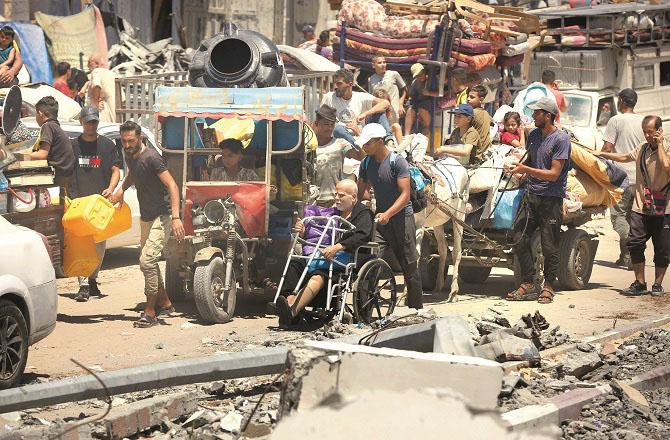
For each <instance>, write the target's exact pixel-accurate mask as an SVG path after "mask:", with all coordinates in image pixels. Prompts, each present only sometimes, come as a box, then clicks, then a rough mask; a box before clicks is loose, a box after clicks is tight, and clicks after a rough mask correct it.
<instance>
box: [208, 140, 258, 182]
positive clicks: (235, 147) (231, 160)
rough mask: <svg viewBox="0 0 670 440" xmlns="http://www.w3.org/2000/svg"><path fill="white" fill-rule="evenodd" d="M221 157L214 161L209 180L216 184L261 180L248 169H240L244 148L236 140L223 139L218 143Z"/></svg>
mask: <svg viewBox="0 0 670 440" xmlns="http://www.w3.org/2000/svg"><path fill="white" fill-rule="evenodd" d="M219 148H221V153H222V154H221V156H220V157H217V158H216V159H215V164H216V165H219V164H221V165H223V166H216V167H214V168H212V172H211V174H210V178H209V180H211V181H216V182H249V181H257V180H261V179H260V178H259V177H258V174H256V172H255V171H254V170H252V169H250V168H242V164H241V162H242V150H243V149H244V146H243V145H242V142H241V141H239V140H237V139H233V138H230V139H224V140H222V141H221V142H220V143H219Z"/></svg>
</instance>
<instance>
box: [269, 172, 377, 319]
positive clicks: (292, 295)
mask: <svg viewBox="0 0 670 440" xmlns="http://www.w3.org/2000/svg"><path fill="white" fill-rule="evenodd" d="M335 191H336V192H335V206H336V208H337V211H335V212H334V214H332V215H339V216H341V217H342V218H344V219H346V220H348V221H349V222H351V223H352V224H353V225H354V226H355V228H354V229H353V230H351V231H348V232H345V233H343V234H342V236H341V237H340V238H339V240H337V241H336V243H335V244H334V245H331V246H327V247H326V248H324V249H322V250H321V251H320V252H321V256H322V257H323V258H325V259H326V260H333V259H334V258H335V259H336V260H338V261H341V257H342V255H341V254H342V252H346V254H349V255H347V256H346V257H345V259H347V258H348V260H351V258H352V255H353V253H354V251H355V250H356V249H357V248H358V247H359V246H361V245H363V244H365V243H368V242H369V241H370V238H371V235H372V227H373V216H372V211H370V209H368V208H367V207H366V206H365V205H363V204H362V203H360V202H359V201H358V200H357V198H358V196H357V193H358V186H357V185H356V182H354V181H353V180H348V179H345V180H341V181H340V182H338V183H337V185H336V187H335ZM322 209H323V208H322ZM294 230H295V232H296V233H298V234H299V235H300V236H304V235H305V225H304V223H303V222H302V221H301V220H299V221H298V222H296V224H295V226H294ZM323 241H326V240H323ZM306 264H307V260H305V259H295V260H291V262H290V263H289V266H288V269H287V271H286V275H285V278H284V282H283V284H282V287H281V292H280V296H279V297H278V298H277V302H276V307H277V314H278V315H279V326H280V327H282V328H287V327H290V326H291V325H295V324H296V321H297V318H298V314H299V313H300V311H302V310H303V309H304V308H305V307H307V306H308V305H309V304H310V303H311V302H312V301H313V300H314V299H315V298H316V297H317V295H318V294H319V293H320V292H324V290H327V289H323V287H324V286H325V285H326V282H327V281H328V276H329V275H328V273H329V270H328V268H325V269H324V268H323V265H320V264H317V265H315V267H314V268H310V269H309V270H308V273H307V276H306V278H305V281H304V282H303V286H304V288H303V286H298V282H299V280H300V277H301V275H302V273H303V271H304V270H305V267H306ZM336 270H337V271H342V270H344V266H342V265H339V264H333V271H336Z"/></svg>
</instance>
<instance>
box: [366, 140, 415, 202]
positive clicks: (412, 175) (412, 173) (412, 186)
mask: <svg viewBox="0 0 670 440" xmlns="http://www.w3.org/2000/svg"><path fill="white" fill-rule="evenodd" d="M390 154H391V175H392V176H393V177H394V178H397V177H398V171H397V168H396V165H395V163H396V160H397V158H398V157H399V156H400V155H399V154H398V153H396V152H395V151H391V153H390ZM370 160H371V159H370V156H366V157H365V159H363V162H361V170H363V171H365V172H366V173H367V169H368V165H369V164H370ZM409 177H410V179H409V201H410V202H411V203H412V211H414V213H415V214H417V213H419V212H421V211H423V210H424V209H425V208H426V206H428V198H427V197H426V192H425V189H426V181H425V180H424V178H423V175H422V174H421V170H419V169H418V168H417V167H415V166H412V165H409Z"/></svg>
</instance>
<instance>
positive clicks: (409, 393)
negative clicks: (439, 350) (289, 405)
mask: <svg viewBox="0 0 670 440" xmlns="http://www.w3.org/2000/svg"><path fill="white" fill-rule="evenodd" d="M445 437H447V438H458V439H466V438H467V439H471V440H485V439H496V440H517V439H518V440H522V439H523V440H550V439H557V438H559V436H558V433H557V432H556V430H555V429H554V430H551V429H547V430H545V432H544V433H543V432H533V433H529V432H518V433H516V432H515V433H512V432H507V430H506V429H505V428H504V426H503V425H502V424H501V422H500V418H499V416H498V415H497V414H495V413H479V414H477V413H473V411H471V410H470V409H469V408H468V405H467V404H466V403H464V402H463V401H462V400H461V398H460V397H459V396H457V395H454V394H452V393H449V392H446V391H444V390H441V391H437V390H430V389H428V390H426V389H424V390H415V389H409V388H408V389H406V390H404V391H391V390H388V389H376V390H368V391H366V392H364V393H361V394H359V395H357V396H356V397H355V398H353V399H351V400H347V401H336V400H330V401H327V402H323V403H322V404H321V405H318V406H315V407H313V408H311V409H309V410H305V411H303V410H301V411H299V412H297V413H293V414H291V415H290V416H289V417H286V418H284V419H282V420H281V422H280V423H279V424H278V425H277V428H276V430H275V431H274V433H273V436H272V438H273V439H274V440H289V439H290V440H293V439H296V438H319V439H321V440H331V439H332V440H340V439H342V438H346V439H350V440H359V439H360V440H368V439H371V438H383V439H389V440H395V439H408V438H420V439H422V440H431V439H436V440H437V439H444V438H445Z"/></svg>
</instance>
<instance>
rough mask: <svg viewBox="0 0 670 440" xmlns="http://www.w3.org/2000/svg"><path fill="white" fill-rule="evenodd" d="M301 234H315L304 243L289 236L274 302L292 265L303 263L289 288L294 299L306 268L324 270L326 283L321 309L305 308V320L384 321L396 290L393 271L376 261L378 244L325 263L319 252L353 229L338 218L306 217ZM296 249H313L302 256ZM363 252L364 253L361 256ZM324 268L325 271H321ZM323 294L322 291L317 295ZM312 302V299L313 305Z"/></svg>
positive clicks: (383, 262)
mask: <svg viewBox="0 0 670 440" xmlns="http://www.w3.org/2000/svg"><path fill="white" fill-rule="evenodd" d="M303 224H304V225H305V230H307V229H308V227H310V228H315V230H317V231H319V232H320V233H319V235H318V239H316V240H314V239H312V241H308V240H307V239H304V238H302V237H300V236H299V235H298V234H297V233H293V234H292V236H293V242H292V246H291V251H290V252H289V257H288V259H287V261H286V265H285V267H284V271H283V273H282V277H281V280H280V282H279V285H278V287H277V294H276V295H275V297H274V302H276V301H277V298H278V297H279V295H280V294H281V292H282V288H283V287H284V283H285V282H286V275H287V272H288V270H289V266H290V264H291V262H292V261H295V260H303V261H304V262H305V268H304V269H303V270H302V273H301V275H300V278H299V280H298V282H297V283H296V285H295V286H294V287H293V290H292V294H293V295H298V294H299V293H300V291H301V289H302V287H303V285H304V284H306V282H307V280H308V278H309V277H310V276H311V275H310V267H312V268H313V267H314V264H315V263H316V264H320V265H321V267H322V268H324V269H325V270H327V273H328V280H327V282H326V285H325V286H324V287H323V289H325V307H321V306H312V305H311V304H310V306H308V307H309V308H310V310H305V311H304V312H306V313H305V314H306V315H307V316H312V317H314V316H316V317H318V318H326V319H328V320H330V319H332V318H334V317H337V319H338V320H339V321H340V322H342V321H343V320H345V317H346V318H347V319H349V317H353V318H354V319H355V321H356V322H358V323H365V324H370V323H372V322H375V321H377V320H381V319H384V318H385V317H387V316H389V315H390V314H391V313H393V310H394V309H395V306H396V302H397V298H398V290H397V286H396V282H395V276H394V273H393V270H392V269H391V267H390V266H389V265H388V263H387V262H386V261H384V260H383V259H381V258H380V257H379V253H380V252H379V251H380V249H379V244H377V243H375V242H368V243H366V244H364V245H362V246H359V248H358V249H356V250H355V251H354V253H353V256H352V257H351V258H350V261H346V260H345V261H342V260H343V259H342V258H339V257H338V256H336V257H335V258H333V260H326V259H325V258H323V257H322V256H321V254H320V251H321V250H322V249H325V248H326V247H328V246H331V245H334V244H335V243H337V241H338V239H339V238H340V237H341V236H342V234H344V233H345V232H347V231H352V230H353V229H354V225H353V224H351V223H350V222H349V221H347V220H346V219H344V218H342V217H339V216H328V217H326V216H310V217H305V218H304V219H303ZM376 226H377V223H376V222H375V223H374V226H373V231H372V236H373V237H374V236H375V229H376ZM298 245H300V246H301V247H302V248H313V250H312V251H310V252H308V253H304V252H301V251H297V250H298V249H299V248H298ZM362 251H364V252H362ZM324 266H325V267H324ZM320 294H321V295H322V294H323V290H322V292H321V293H320ZM315 301H316V298H315V300H314V301H313V302H315Z"/></svg>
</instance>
